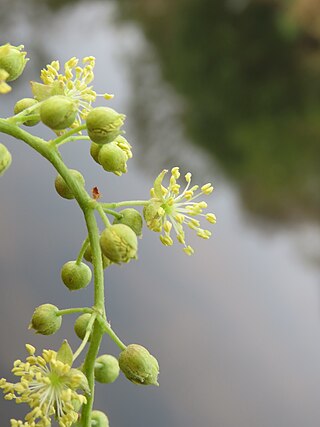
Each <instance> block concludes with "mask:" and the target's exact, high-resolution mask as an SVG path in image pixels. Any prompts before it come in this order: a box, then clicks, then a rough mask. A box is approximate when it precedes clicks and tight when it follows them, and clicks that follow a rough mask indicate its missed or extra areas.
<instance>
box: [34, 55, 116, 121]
mask: <svg viewBox="0 0 320 427" xmlns="http://www.w3.org/2000/svg"><path fill="white" fill-rule="evenodd" d="M82 62H83V67H80V66H79V65H78V63H79V59H77V58H75V57H73V58H71V59H69V61H67V62H66V63H65V64H64V74H61V73H59V71H60V63H59V61H52V62H51V64H49V65H47V67H46V68H44V69H43V70H42V71H41V74H40V77H41V80H42V81H43V84H41V83H37V82H31V87H32V92H33V95H34V97H35V98H36V99H37V100H38V101H43V100H45V99H47V98H49V97H50V96H54V95H64V96H66V97H69V98H70V99H72V100H73V101H75V102H77V104H78V114H77V119H76V120H75V121H74V123H73V125H72V127H77V126H79V125H80V123H81V119H83V120H84V119H85V118H86V117H87V115H88V113H89V112H90V111H91V110H92V107H91V104H92V103H93V102H94V101H95V100H96V98H97V93H96V92H95V91H94V90H93V89H92V86H89V84H90V83H91V82H92V80H93V79H94V73H93V69H94V66H95V58H94V57H93V56H88V57H85V58H83V60H82ZM103 96H104V97H105V98H106V99H110V98H112V95H109V94H104V95H103Z"/></svg>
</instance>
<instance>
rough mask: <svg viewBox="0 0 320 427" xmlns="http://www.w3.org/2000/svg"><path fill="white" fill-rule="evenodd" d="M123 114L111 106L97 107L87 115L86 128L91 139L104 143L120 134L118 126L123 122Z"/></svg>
mask: <svg viewBox="0 0 320 427" xmlns="http://www.w3.org/2000/svg"><path fill="white" fill-rule="evenodd" d="M125 117H126V116H125V115H124V114H119V113H117V112H116V111H115V110H113V109H112V108H108V107H97V108H94V109H93V110H92V111H90V113H89V114H88V116H87V119H86V123H87V130H88V135H89V137H90V139H91V141H93V142H96V143H97V144H106V143H108V142H111V141H113V140H114V139H115V138H116V137H117V136H118V135H120V134H121V131H120V128H121V126H122V125H123V123H124V119H125Z"/></svg>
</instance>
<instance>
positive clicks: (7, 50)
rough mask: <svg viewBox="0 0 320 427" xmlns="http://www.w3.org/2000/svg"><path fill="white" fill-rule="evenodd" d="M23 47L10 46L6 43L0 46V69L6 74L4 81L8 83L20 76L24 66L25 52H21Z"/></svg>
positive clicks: (25, 61) (25, 60)
mask: <svg viewBox="0 0 320 427" xmlns="http://www.w3.org/2000/svg"><path fill="white" fill-rule="evenodd" d="M22 49H23V46H22V45H21V46H17V47H16V46H11V44H9V43H7V44H5V45H4V46H0V68H2V69H3V70H5V71H6V72H7V73H8V77H7V78H6V80H7V81H8V82H10V81H12V80H16V79H17V78H18V77H19V76H21V74H22V72H23V70H24V67H25V66H26V63H27V61H28V60H27V59H26V54H27V53H26V52H22Z"/></svg>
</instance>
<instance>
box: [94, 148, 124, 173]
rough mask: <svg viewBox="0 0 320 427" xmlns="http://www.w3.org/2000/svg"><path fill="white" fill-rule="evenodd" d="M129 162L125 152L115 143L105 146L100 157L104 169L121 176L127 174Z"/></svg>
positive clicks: (100, 152)
mask: <svg viewBox="0 0 320 427" xmlns="http://www.w3.org/2000/svg"><path fill="white" fill-rule="evenodd" d="M127 160H128V157H127V155H126V153H125V151H123V150H122V149H121V148H119V147H118V145H117V144H116V143H114V142H110V143H109V144H104V145H103V146H102V147H101V149H100V151H99V155H98V161H99V163H100V165H101V166H102V167H103V169H104V170H106V171H107V172H113V173H114V174H115V175H119V176H120V175H122V174H123V173H126V172H127Z"/></svg>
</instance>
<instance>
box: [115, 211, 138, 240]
mask: <svg viewBox="0 0 320 427" xmlns="http://www.w3.org/2000/svg"><path fill="white" fill-rule="evenodd" d="M119 214H121V215H122V218H115V220H114V221H113V223H114V224H125V225H127V226H128V227H130V228H131V229H132V230H133V231H134V232H135V233H136V235H137V236H141V234H142V225H143V221H142V216H141V215H140V213H139V212H138V211H137V210H136V209H133V208H127V209H123V210H122V211H119Z"/></svg>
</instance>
